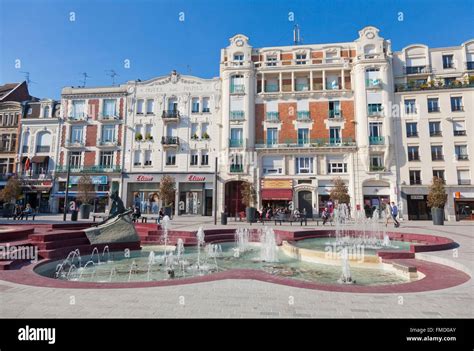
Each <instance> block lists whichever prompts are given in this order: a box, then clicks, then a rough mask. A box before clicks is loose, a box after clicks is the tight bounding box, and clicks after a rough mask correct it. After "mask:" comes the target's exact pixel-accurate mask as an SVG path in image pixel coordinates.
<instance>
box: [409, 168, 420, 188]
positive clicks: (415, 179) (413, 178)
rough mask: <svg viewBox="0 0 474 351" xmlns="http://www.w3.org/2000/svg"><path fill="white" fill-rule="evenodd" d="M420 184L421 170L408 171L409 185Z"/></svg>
mask: <svg viewBox="0 0 474 351" xmlns="http://www.w3.org/2000/svg"><path fill="white" fill-rule="evenodd" d="M419 184H421V171H410V185H419Z"/></svg>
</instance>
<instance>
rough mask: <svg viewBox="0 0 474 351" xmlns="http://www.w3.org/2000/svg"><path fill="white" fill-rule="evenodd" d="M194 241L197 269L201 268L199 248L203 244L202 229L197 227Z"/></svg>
mask: <svg viewBox="0 0 474 351" xmlns="http://www.w3.org/2000/svg"><path fill="white" fill-rule="evenodd" d="M196 239H197V268H198V269H199V268H200V267H201V246H202V245H204V244H205V241H204V230H203V229H202V227H199V229H198V231H197V232H196Z"/></svg>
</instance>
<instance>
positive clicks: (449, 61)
mask: <svg viewBox="0 0 474 351" xmlns="http://www.w3.org/2000/svg"><path fill="white" fill-rule="evenodd" d="M443 68H444V69H446V68H454V59H453V55H443Z"/></svg>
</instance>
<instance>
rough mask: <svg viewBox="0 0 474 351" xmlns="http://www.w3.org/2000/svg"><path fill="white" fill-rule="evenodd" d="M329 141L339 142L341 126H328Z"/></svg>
mask: <svg viewBox="0 0 474 351" xmlns="http://www.w3.org/2000/svg"><path fill="white" fill-rule="evenodd" d="M329 143H330V144H340V143H341V128H339V127H330V128H329Z"/></svg>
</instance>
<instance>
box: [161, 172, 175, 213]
mask: <svg viewBox="0 0 474 351" xmlns="http://www.w3.org/2000/svg"><path fill="white" fill-rule="evenodd" d="M159 194H160V198H161V201H162V203H163V207H164V213H165V215H167V216H169V217H170V218H171V217H172V214H173V202H174V198H175V194H176V183H175V180H174V178H173V177H171V176H169V175H165V176H163V178H161V182H160V189H159Z"/></svg>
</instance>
